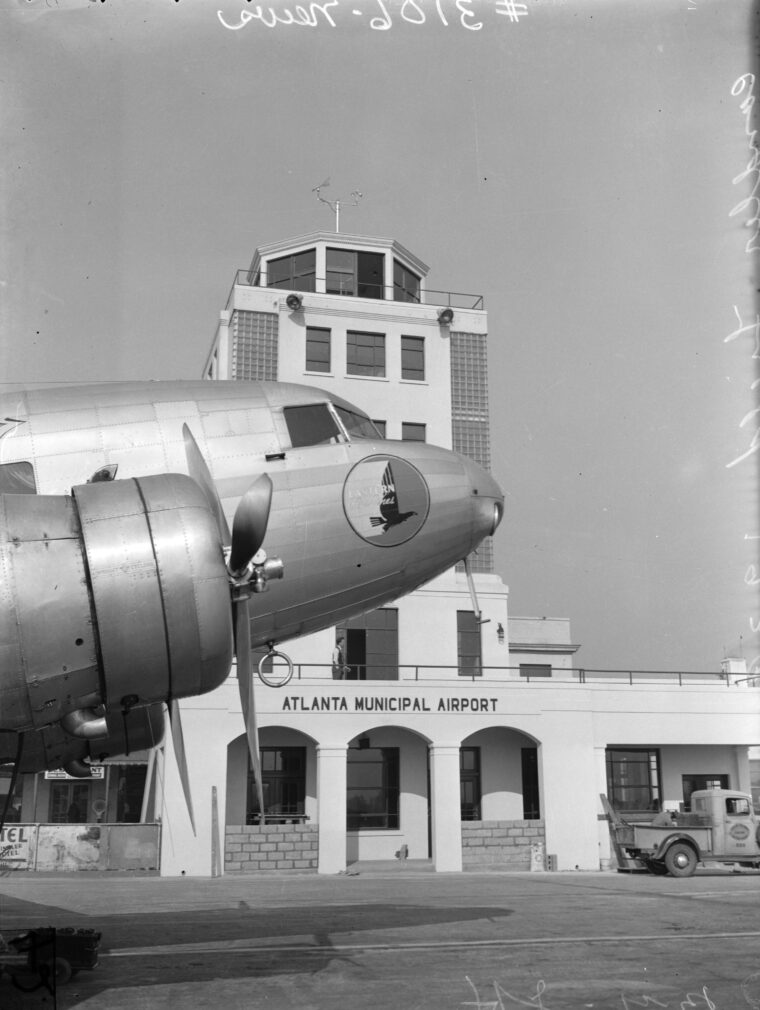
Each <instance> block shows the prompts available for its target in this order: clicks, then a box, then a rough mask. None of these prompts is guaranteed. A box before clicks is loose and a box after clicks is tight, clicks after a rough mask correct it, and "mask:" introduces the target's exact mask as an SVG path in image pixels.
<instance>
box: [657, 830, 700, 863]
mask: <svg viewBox="0 0 760 1010" xmlns="http://www.w3.org/2000/svg"><path fill="white" fill-rule="evenodd" d="M675 842H683V843H684V844H685V845H690V846H691V847H692V849H694V851H695V852H696V854H697V859H699V860H700V861H701V860H702V851H701V849H700V847H699V845H698V843H697V842H696V841H695V840H694V839H693V838H692V836H691V835H689V834H687V833H686V832H684V831H674V832H673V833H672V834H671V835H666V836H665V838H663V840H662V841H661V842H660V844H659V845H658V846H657V849H656V850H655V851H654V853H653V854H652V858H653V859H664V857H665V853H666V852H667V851H668V849H669V848H670V846H671V845H673V844H674V843H675Z"/></svg>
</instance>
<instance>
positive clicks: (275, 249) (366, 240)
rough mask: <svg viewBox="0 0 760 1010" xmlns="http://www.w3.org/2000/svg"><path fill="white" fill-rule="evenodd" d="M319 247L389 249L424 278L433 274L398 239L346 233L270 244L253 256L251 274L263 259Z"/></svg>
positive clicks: (317, 233)
mask: <svg viewBox="0 0 760 1010" xmlns="http://www.w3.org/2000/svg"><path fill="white" fill-rule="evenodd" d="M317 244H324V245H325V246H345V247H347V248H351V249H357V248H359V249H374V250H386V249H390V250H391V251H392V252H393V253H394V254H395V255H396V256H397V257H398V258H399V259H400V260H403V261H404V263H406V264H407V265H408V266H410V267H411V268H412V269H413V270H414V271H415V272H416V273H419V274H420V276H421V277H427V275H428V272H429V270H430V267H429V266H428V265H427V264H426V263H423V261H422V260H421V259H420V258H419V257H418V256H415V255H414V253H412V252H410V251H409V250H408V249H407V248H405V247H404V246H403V245H401V243H400V242H397V241H396V239H393V238H382V237H377V236H369V235H348V234H344V233H343V232H334V231H333V232H330V231H315V232H309V233H308V234H306V235H296V236H294V237H293V238H289V239H282V240H281V241H279V242H269V243H267V244H266V245H261V246H259V247H258V248H257V249H256V250H255V252H254V254H253V259H252V261H251V272H255V271H256V270H257V269H258V267H259V264H260V263H261V260H262V259H268V258H269V257H270V256H273V255H277V254H278V253H283V254H284V253H287V252H288V251H290V250H292V251H294V252H296V251H299V250H301V249H305V248H308V247H309V246H312V245H317Z"/></svg>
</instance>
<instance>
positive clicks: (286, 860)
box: [224, 824, 319, 873]
mask: <svg viewBox="0 0 760 1010" xmlns="http://www.w3.org/2000/svg"><path fill="white" fill-rule="evenodd" d="M318 836H319V829H318V827H317V825H316V824H264V825H259V824H253V825H246V824H243V825H228V826H227V828H226V830H225V844H224V872H225V873H254V872H257V871H259V870H301V871H308V870H310V871H312V872H316V869H317V842H318Z"/></svg>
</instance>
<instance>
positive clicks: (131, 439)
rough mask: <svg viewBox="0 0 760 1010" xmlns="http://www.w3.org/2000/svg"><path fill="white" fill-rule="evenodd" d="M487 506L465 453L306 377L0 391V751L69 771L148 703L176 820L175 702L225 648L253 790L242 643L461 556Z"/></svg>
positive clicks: (426, 574)
mask: <svg viewBox="0 0 760 1010" xmlns="http://www.w3.org/2000/svg"><path fill="white" fill-rule="evenodd" d="M503 509H504V496H503V493H502V491H501V489H500V488H499V486H498V485H497V483H496V482H495V481H494V480H493V478H492V477H491V476H490V475H489V474H488V473H487V472H486V471H485V470H483V469H482V468H481V467H479V466H478V465H477V464H476V463H474V462H473V461H472V460H470V459H468V458H467V457H465V456H462V455H459V454H457V453H455V452H452V451H450V450H447V449H443V448H440V447H437V446H434V445H430V444H428V443H425V442H408V441H395V440H390V439H385V438H383V437H382V436H381V435H380V434H379V432H378V430H377V428H376V427H375V425H374V424H373V423H372V421H371V420H370V418H369V417H368V415H367V414H366V413H364V411H362V410H360V409H359V408H358V407H356V406H354V405H353V404H351V403H349V402H348V401H346V400H344V399H342V398H341V397H339V396H336V395H334V394H332V393H328V392H325V391H324V390H321V389H317V388H314V387H310V386H301V385H295V384H290V383H279V382H244V381H208V380H198V381H180V380H177V381H153V382H121V383H104V384H88V385H82V386H60V387H53V388H50V387H47V388H42V389H27V390H23V391H20V392H18V393H15V392H14V393H7V394H4V395H2V396H0V572H1V574H0V594H2V599H1V600H0V765H2V764H13V765H14V769H15V773H17V772H19V771H21V772H34V771H39V770H43V769H46V768H61V767H63V768H64V769H66V770H67V771H68V772H69V774H72V775H74V776H86V775H89V774H90V772H89V764H88V762H90V761H97V760H102V759H103V758H104V757H105V756H115V755H119V754H123V753H128V752H129V750H130V749H133V750H134V749H143V748H147V747H152V746H155V745H156V744H157V743H159V742H160V741H161V739H162V737H163V724H164V719H163V713H164V705H166V707H167V709H168V712H169V717H170V718H169V723H170V727H171V732H172V736H173V741H174V747H175V753H176V755H177V762H178V767H179V770H180V777H181V780H182V784H183V789H184V792H185V796H186V799H187V801H188V809H189V811H190V817H191V821H192V819H193V815H192V804H191V800H190V790H189V782H188V781H187V767H186V760H185V756H184V743H183V739H182V727H181V720H180V713H179V705H178V700H179V699H180V698H187V697H192V696H195V695H199V694H204V693H206V692H208V691H212V690H214V689H215V688H216V687H218V686H220V685H221V684H222V683H223V682H224V681H225V679H226V678H227V676H228V675H229V673H230V670H231V667H232V663H233V658H234V659H236V662H237V676H238V683H239V689H240V696H241V705H242V711H243V715H244V718H245V723H246V733H247V736H248V742H249V750H250V752H251V761H252V765H253V769H254V776H255V779H256V783H257V789H258V790H259V793H260V790H261V771H260V759H259V750H258V732H257V727H256V715H255V710H254V705H253V676H254V674H253V660H252V656H251V653H252V650H253V649H261V648H262V647H264V646H266V647H267V648H268V650H269V655H282V654H280V653H277V652H276V650H275V646H276V645H277V643H281V642H283V641H285V640H288V639H292V638H295V637H298V636H301V635H305V634H308V633H311V632H315V631H319V630H321V629H325V628H329V627H332V626H334V625H335V624H337V623H339V622H340V621H342V620H345V619H348V618H351V617H354V616H358V615H359V614H361V613H365V612H367V611H369V610H372V609H374V608H376V607H380V606H383V605H384V604H386V603H388V602H390V601H392V600H394V599H397V598H398V597H400V596H403V595H404V594H406V593H408V592H410V591H412V590H413V589H416V588H417V587H418V586H420V585H422V584H424V583H426V582H428V581H430V580H431V579H432V578H434V577H435V576H436V575H439V574H440V573H442V572H444V571H446V570H447V569H449V568H451V567H452V565H454V564H456V563H457V562H460V561H463V560H465V561H466V559H467V558H468V557H469V555H470V554H471V553H472V552H473V551H474V550H475V549H476V548H477V546H478V545H479V544H480V542H481V541H482V540H483V539H484V538H485V537H487V536H490V535H491V534H493V533H494V532H495V530H496V528H497V527H498V525H499V523H500V521H501V518H502V515H503ZM230 522H231V523H232V525H231V528H230V525H229V524H230ZM265 541H266V550H264V549H263V545H264V542H265ZM283 576H284V577H283ZM468 578H469V569H468ZM470 582H471V580H470ZM267 590H268V592H266V595H263V594H264V592H265V591H267ZM252 598H255V605H254V604H253V602H252ZM475 609H476V612H477V613H479V611H478V609H477V606H476V607H475ZM285 658H286V659H287V657H285ZM260 669H261V667H260ZM291 669H292V665H291ZM15 773H14V774H15ZM259 799H260V809H261V810H262V811H263V810H264V804H263V802H262V799H261V795H260V796H259Z"/></svg>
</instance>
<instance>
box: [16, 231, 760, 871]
mask: <svg viewBox="0 0 760 1010" xmlns="http://www.w3.org/2000/svg"><path fill="white" fill-rule="evenodd" d="M427 274H428V268H427V267H426V265H425V264H424V263H423V262H422V261H421V260H420V259H419V258H418V257H417V256H415V255H414V254H413V253H411V252H409V251H408V250H407V249H405V248H404V247H403V246H402V245H400V244H399V243H398V242H396V241H395V240H392V239H384V238H369V237H360V236H353V235H344V234H339V233H330V232H318V233H313V234H309V235H304V236H301V237H298V238H294V239H291V240H287V241H281V242H276V243H273V244H270V245H266V246H261V247H260V248H259V249H258V250H257V251H256V253H255V255H254V257H253V260H252V263H251V265H250V267H248V268H247V269H242V270H239V271H238V272H237V273H236V275H235V277H234V281H233V284H232V288H231V290H230V292H229V296H228V299H227V302H226V304H225V305H224V307H223V309H222V310H221V312H220V317H219V322H218V326H217V330H216V333H215V335H214V339H213V342H212V346H211V349H210V352H209V356H208V359H207V361H206V363H205V366H204V375H205V376H206V377H207V378H208V379H209V380H211V381H213V380H217V379H263V380H279V381H285V382H297V383H301V384H305V385H310V386H314V387H318V388H320V389H323V390H327V391H328V392H329V393H331V394H338V395H340V396H342V397H343V398H345V399H346V400H348V401H350V402H353V403H355V404H356V405H357V406H359V407H360V408H361V409H362V410H364V411H365V412H366V413H368V414H369V415H370V417H371V418H372V419H373V420H374V421H375V424H376V425H377V427H378V428H379V429H380V432H381V434H383V435H384V436H385V437H386V438H389V439H421V440H426V441H428V442H431V443H436V444H439V445H442V446H444V447H447V448H452V449H454V450H456V451H458V452H461V453H463V454H466V455H469V456H471V457H472V458H474V459H475V460H476V462H478V463H479V464H480V465H481V466H484V467H486V468H488V467H489V465H490V462H491V447H490V431H489V420H488V381H487V380H488V366H487V332H488V320H487V313H486V310H485V307H484V305H483V300H482V298H481V297H480V296H478V295H465V294H460V293H454V292H448V291H434V290H430V289H429V288H428V287H427ZM509 381H519V378H518V377H513V376H511V377H507V384H508V382H509ZM294 448H295V447H294ZM299 448H300V451H304V452H306V451H308V447H299ZM505 522H509V512H508V510H507V515H506V517H505ZM460 568H461V566H459V567H458V568H457V569H452V570H451V571H449V572H447V573H446V574H444V575H442V576H440V577H439V578H437V579H435V580H433V582H431V583H429V584H428V585H426V586H424V587H423V588H421V589H419V590H417V591H416V592H414V593H412V594H411V595H409V596H407V597H405V598H403V599H400V600H398V601H396V602H395V603H394V604H393V605H392V606H386V607H383V608H381V609H379V610H375V611H372V612H370V613H367V614H364V615H362V616H361V617H358V618H355V619H353V620H350V621H348V622H346V623H345V624H343V625H342V626H340V627H338V628H335V629H330V630H327V631H323V632H320V633H317V634H312V635H309V636H306V637H303V638H301V639H297V640H294V641H291V642H281V643H277V647H278V649H280V650H281V651H282V652H284V653H287V655H288V656H289V657H290V660H291V661H292V664H293V669H292V677H291V679H290V680H289V681H288V682H287V683H282V681H283V680H284V679H285V676H286V667H285V666H284V665H283V664H282V662H281V661H278V660H275V661H274V663H271V662H266V663H265V664H264V665H263V672H264V676H265V678H266V680H267V681H268V682H269V683H265V682H264V681H262V680H258V679H257V683H256V686H255V700H256V711H257V721H258V727H259V736H260V745H261V759H262V767H263V784H264V806H265V809H264V811H263V815H264V816H263V817H262V811H261V810H260V809H259V806H258V801H257V797H256V790H255V788H254V784H253V777H252V772H251V767H250V761H249V756H248V750H247V741H246V738H245V735H244V732H243V720H242V714H241V709H240V701H239V695H238V689H237V684H236V681H235V672H234V670H233V674H232V675H231V676H230V677H229V678H228V680H227V682H226V683H225V684H224V685H223V686H222V687H221V688H219V689H218V690H216V691H214V692H213V693H211V694H208V695H205V696H203V697H198V698H194V699H191V700H187V701H183V702H182V713H183V724H184V735H185V747H186V751H187V757H188V764H189V774H190V781H191V786H192V794H193V808H194V819H195V832H193V829H192V827H191V824H190V819H189V815H188V812H187V809H186V806H185V801H184V798H183V795H182V789H181V786H180V782H179V776H178V773H177V768H176V763H175V761H174V758H173V753H172V747H171V741H170V740H168V739H167V741H166V743H165V745H164V746H163V747H162V748H159V749H158V750H157V751H155V752H151V753H150V754H141V755H133V756H132V758H131V759H130V761H129V764H124V765H118V766H117V769H113V768H112V769H110V771H109V772H108V775H107V776H105V777H103V778H101V779H100V780H93V781H92V782H88V783H81V782H80V783H69V784H68V786H67V787H66V788H68V789H69V792H70V791H71V789H72V788H74V786H76V787H77V788H78V789H80V790H82V789H83V790H87V791H88V792H87V795H86V796H85V795H84V793H82V806H83V807H84V808H85V809H86V810H87V811H88V816H87V817H86V818H83V820H92V819H93V818H92V809H93V804H96V803H98V801H99V803H100V805H99V806H98V807H97V809H99V810H100V811H101V817H100V818H99V819H102V820H104V821H107V820H115V819H116V814H117V812H118V811H117V806H118V800H119V798H118V795H117V793H116V792H114V790H115V789H121V791H122V793H123V794H124V795H126V789H127V785H126V783H127V779H128V774H127V772H126V771H125V770H124V769H125V768H127V767H130V768H132V771H131V772H129V775H131V776H132V778H130V779H129V781H130V782H132V779H134V782H133V783H132V785H131V786H130V788H131V792H130V796H131V797H132V802H131V804H130V805H129V806H130V814H129V819H130V820H132V821H137V820H141V821H143V822H145V823H143V824H135V829H140V830H148V829H150V828H152V829H153V830H155V844H156V852H157V857H156V863H157V866H156V868H157V869H158V870H159V871H160V872H161V873H162V874H166V875H179V874H187V875H201V876H208V875H216V874H221V873H249V872H258V871H268V870H277V871H279V872H284V871H300V872H319V873H326V874H335V873H341V872H345V870H346V868H347V867H349V866H352V865H354V864H358V865H359V868H361V864H362V863H366V862H367V861H377V860H395V859H408V860H426V861H430V862H431V863H432V865H433V868H434V869H435V870H437V871H459V870H462V869H465V870H467V869H471V870H477V869H505V870H509V869H521V870H525V869H530V868H532V869H544V868H549V869H557V870H566V869H575V868H579V869H583V870H596V869H599V868H600V866H601V867H606V866H608V865H610V860H611V858H612V856H611V851H610V844H609V838H608V831H607V825H606V822H605V821H604V819H603V817H602V807H601V804H600V799H599V797H600V794H601V793H605V794H607V795H609V796H610V798H611V800H612V801H613V803H614V804H615V806H616V808H617V809H619V810H620V811H622V812H624V813H625V814H626V815H628V816H630V817H640V818H642V819H643V818H646V817H647V815H649V816H651V814H652V812H653V811H655V810H659V809H661V808H664V807H675V808H677V807H678V806H679V805H681V804H686V805H688V801H689V797H690V795H691V792H692V791H694V790H695V789H701V788H706V787H709V786H710V785H724V786H726V787H730V788H734V789H742V790H746V791H748V792H749V791H750V789H751V787H752V785H753V781H752V764H753V763H752V762H750V760H749V748H751V747H755V746H757V745H760V692H758V690H757V683H758V682H757V680H756V679H753V678H751V677H747V675H746V670H743V667H742V663H741V662H740V661H732V660H727V661H724V663H723V664H722V665H721V664H720V663H719V662H718V661H717V660H716V669H715V672H714V673H687V672H677V671H675V672H670V673H655V672H647V673H643V672H635V671H591V670H585V669H583V668H582V667H581V666H579V657H578V649H579V646H578V645H577V644H574V643H573V640H572V635H571V629H570V626H569V622H568V621H567V620H565V619H562V618H551V617H549V618H525V617H516V616H512V615H511V614H510V613H509V607H508V602H509V591H508V588H507V586H506V585H505V584H504V582H503V581H502V580H501V578H500V577H499V576H498V575H497V574H495V573H494V571H493V558H492V547H491V544H490V542H486V543H484V544H483V545H482V546H481V548H480V549H479V551H478V553H477V556H476V557H475V558H473V560H472V572H473V579H472V581H473V584H474V588H475V593H474V594H473V592H471V586H470V584H469V582H468V579H467V576H466V573H465V571H464V570H463V569H462V570H460ZM285 577H286V578H287V569H286V572H285ZM252 605H253V606H254V607H255V597H254V598H253V600H252ZM339 642H340V645H339V646H338V643H339ZM336 648H339V651H338V652H337V653H336ZM136 769H138V770H136ZM26 778H27V779H28V780H29V781H28V782H26V783H25V785H24V792H23V804H22V809H21V811H20V820H21V821H25V822H28V823H30V824H33V823H36V822H39V821H42V820H44V819H45V818H46V817H48V818H49V819H50V820H53V819H54V818H53V816H52V813H51V811H53V806H52V800H51V799H50V798H49V797H50V796H51V795H52V792H54V791H56V790H53V789H52V786H53V783H51V782H49V781H47V780H44V773H41V775H40V776H36V777H35V776H27V777H26ZM106 778H108V780H109V782H110V785H108V784H107V783H106ZM33 779H34V780H35V781H34V782H32V781H31V780H33ZM119 783H122V785H119ZM754 785H755V786H758V785H760V783H754ZM57 794H60V795H59V796H58V799H57V800H56V807H55V816H56V817H62V811H63V809H64V807H65V806H66V798H63V799H62V798H61V797H62V796H63V787H61V786H59V787H57ZM67 796H68V794H67ZM755 801H756V803H757V802H760V795H758V792H757V789H756V792H755ZM123 806H124V804H123V802H122V807H121V812H122V814H123ZM137 807H139V816H138V813H137ZM262 822H263V823H262ZM613 865H614V864H613Z"/></svg>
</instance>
